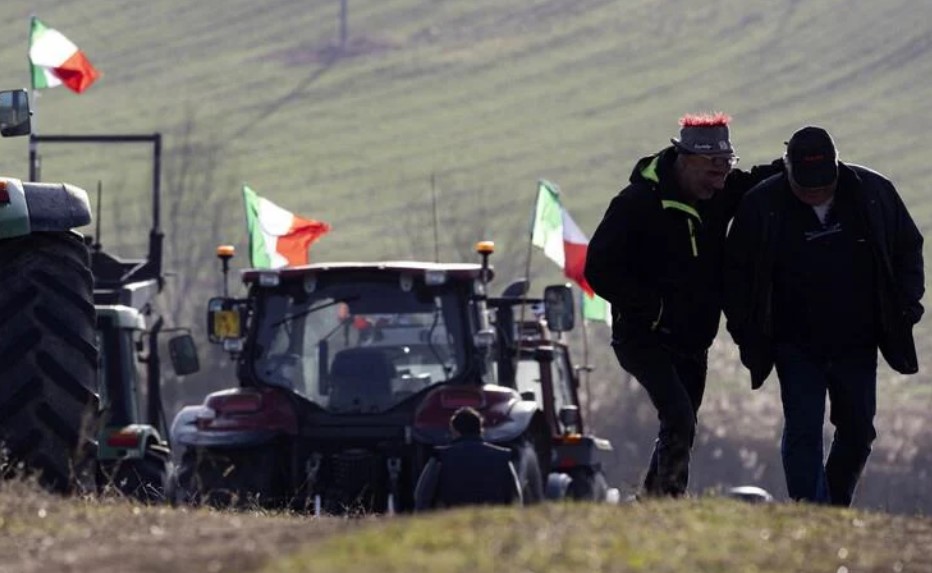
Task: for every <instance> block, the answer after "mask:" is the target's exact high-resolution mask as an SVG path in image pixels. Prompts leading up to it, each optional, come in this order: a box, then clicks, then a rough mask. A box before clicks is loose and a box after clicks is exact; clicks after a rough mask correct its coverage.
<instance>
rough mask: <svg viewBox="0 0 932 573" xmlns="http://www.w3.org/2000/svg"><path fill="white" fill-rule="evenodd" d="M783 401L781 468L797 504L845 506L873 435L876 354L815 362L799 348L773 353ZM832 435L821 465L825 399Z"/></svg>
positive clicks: (779, 348)
mask: <svg viewBox="0 0 932 573" xmlns="http://www.w3.org/2000/svg"><path fill="white" fill-rule="evenodd" d="M774 358H775V362H776V368H777V376H778V378H779V379H780V397H781V399H782V400H783V415H784V418H785V422H784V426H783V441H782V444H781V453H782V455H783V470H784V472H785V473H786V488H787V492H788V493H789V496H790V497H791V498H792V499H795V500H801V501H809V502H813V503H830V504H832V505H840V506H849V505H851V500H852V498H853V497H854V490H855V488H856V487H857V484H858V480H859V479H860V477H861V472H862V471H863V470H864V466H865V465H866V464H867V458H868V457H869V456H870V453H871V444H872V443H873V442H874V438H876V437H877V433H876V431H875V430H874V414H875V413H876V411H877V351H876V349H874V350H862V351H856V352H851V353H847V354H845V355H844V356H843V357H841V358H833V359H824V358H814V357H812V356H809V355H807V354H805V353H804V352H803V351H802V350H800V349H799V347H797V346H795V345H788V344H778V345H777V346H776V348H775V349H774ZM826 393H827V394H828V397H829V401H830V404H831V411H830V414H829V419H830V421H831V422H832V425H834V426H835V436H834V439H833V440H832V447H831V450H830V451H829V454H828V460H827V461H825V462H824V464H823V448H822V426H823V421H824V418H825V396H826Z"/></svg>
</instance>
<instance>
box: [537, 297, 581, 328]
mask: <svg viewBox="0 0 932 573" xmlns="http://www.w3.org/2000/svg"><path fill="white" fill-rule="evenodd" d="M575 316H576V309H575V307H574V306H573V289H572V288H571V287H570V286H569V285H550V286H548V287H546V288H545V289H544V317H545V318H546V319H547V328H549V329H550V330H551V331H553V332H568V331H570V330H573V326H574V325H573V322H574V319H575Z"/></svg>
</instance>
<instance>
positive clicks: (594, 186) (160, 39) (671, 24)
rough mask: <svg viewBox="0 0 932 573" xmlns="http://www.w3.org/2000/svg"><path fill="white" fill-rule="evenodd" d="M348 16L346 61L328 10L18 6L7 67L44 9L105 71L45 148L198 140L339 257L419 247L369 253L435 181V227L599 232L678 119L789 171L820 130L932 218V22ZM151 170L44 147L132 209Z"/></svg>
mask: <svg viewBox="0 0 932 573" xmlns="http://www.w3.org/2000/svg"><path fill="white" fill-rule="evenodd" d="M348 5H349V20H348V22H349V43H348V46H347V49H346V52H345V53H344V54H343V55H339V54H338V52H337V50H336V46H337V39H338V7H339V2H336V1H331V2H323V1H317V2H294V1H291V2H289V1H274V2H268V3H265V4H264V5H263V7H262V8H257V7H256V5H255V3H253V2H246V1H243V0H224V1H223V2H219V1H213V2H210V1H205V2H197V3H192V2H184V1H181V0H160V1H159V2H147V3H127V4H125V5H123V6H121V7H120V9H119V10H113V9H112V5H111V4H110V3H109V2H106V1H104V0H88V1H86V2H81V3H80V5H76V4H74V3H71V2H62V1H53V0H44V1H30V2H26V1H23V0H10V1H9V2H7V3H6V4H5V6H6V10H5V13H6V17H5V18H4V21H3V23H2V24H0V34H2V36H0V37H3V38H4V44H3V46H2V48H0V70H2V77H3V78H4V85H9V86H12V87H15V86H21V85H25V84H27V83H28V69H27V66H26V61H25V59H24V52H25V50H26V45H27V33H28V17H29V15H30V13H32V12H34V13H36V14H37V15H39V16H40V17H41V18H42V19H43V20H44V21H45V22H47V23H48V24H49V25H51V26H53V27H56V28H58V29H60V30H61V31H63V32H64V33H65V34H66V35H67V36H69V38H70V39H72V40H73V41H74V42H75V43H76V44H77V45H78V46H79V47H81V48H82V49H83V50H84V51H85V52H86V53H87V54H88V56H89V57H90V58H91V61H92V62H94V64H95V65H96V66H97V67H98V68H99V69H100V70H101V71H102V72H103V74H104V76H103V78H102V79H101V80H100V81H99V82H98V84H96V85H95V86H93V87H92V88H91V89H90V90H89V91H88V92H86V93H85V94H84V95H82V96H76V95H74V94H72V93H70V92H68V91H67V90H65V89H64V88H61V89H55V90H49V91H46V92H44V93H43V94H42V97H41V98H40V100H39V102H38V132H39V133H113V132H142V133H150V132H156V131H158V132H163V133H165V134H166V137H167V138H168V139H167V146H169V147H170V146H171V145H173V144H176V145H177V144H178V141H179V140H178V138H179V137H180V136H181V134H182V132H183V130H184V128H185V126H186V124H189V123H191V122H193V124H194V126H195V128H196V134H197V137H198V139H199V140H200V141H203V142H211V143H212V144H214V145H216V146H218V149H219V152H220V154H221V156H222V160H221V163H220V165H219V166H218V168H217V169H218V173H220V174H222V177H223V181H226V180H230V181H232V182H233V184H232V187H231V188H229V189H223V193H225V194H226V195H225V196H228V198H229V200H231V201H238V200H239V197H238V195H237V191H238V182H240V181H248V182H249V183H250V184H252V185H253V186H254V187H255V188H256V189H257V190H259V191H260V192H261V193H264V194H266V195H268V196H269V197H270V198H272V199H273V200H277V201H280V202H281V203H283V204H285V205H288V206H289V207H292V208H293V209H295V210H296V211H299V212H302V213H306V214H308V215H310V216H315V217H319V218H321V219H324V220H327V221H329V222H331V223H333V224H334V226H335V228H336V229H337V232H335V233H334V235H332V236H331V237H330V238H329V239H328V240H327V242H326V243H321V244H320V246H319V249H318V252H317V255H318V257H320V258H323V259H336V258H346V257H348V256H355V257H362V256H370V257H383V256H401V255H407V254H409V253H406V252H404V249H405V247H408V248H410V249H411V250H416V249H417V246H408V245H405V244H404V242H402V243H400V244H391V243H385V242H381V241H373V240H372V238H373V236H381V235H384V234H386V233H391V232H395V233H397V225H398V223H399V222H401V221H400V218H402V217H401V216H402V215H404V214H406V213H409V212H410V210H411V208H412V207H413V208H415V209H417V208H418V207H422V208H423V209H424V210H425V211H429V205H430V178H431V176H432V175H435V182H436V187H437V189H438V190H439V194H440V204H441V207H443V205H444V201H447V200H448V199H447V196H448V195H459V194H469V195H470V196H471V197H472V199H473V200H472V201H471V202H470V203H471V205H470V209H471V211H472V212H473V213H478V212H483V213H484V214H486V215H488V216H490V217H491V219H492V220H491V221H489V222H488V223H486V224H485V226H486V227H488V228H490V229H498V228H501V227H504V228H506V229H510V228H515V229H520V228H523V225H524V224H525V223H526V213H527V212H528V210H529V208H530V204H531V202H532V201H533V197H534V191H535V181H536V179H537V178H539V177H547V178H549V179H551V180H553V181H555V182H557V183H558V184H560V185H561V186H562V188H563V190H564V194H565V197H564V201H565V203H566V204H567V206H568V207H569V208H570V209H571V211H572V212H573V213H574V215H575V217H576V218H577V220H578V221H579V222H580V224H581V226H582V227H583V228H584V229H586V230H589V231H591V230H592V229H593V228H594V227H595V225H596V223H597V222H598V220H599V218H600V216H601V213H602V210H603V209H604V206H605V204H606V201H607V199H608V198H609V197H610V196H611V195H612V193H613V192H614V191H615V190H616V189H617V188H618V187H619V185H620V183H621V182H622V181H623V180H624V179H626V177H627V174H628V172H629V170H630V167H631V164H632V161H633V160H634V159H635V158H637V157H639V156H642V155H645V154H648V153H651V152H653V151H655V150H656V149H657V148H659V147H660V146H663V145H664V144H665V143H666V142H667V140H668V138H669V137H670V136H672V135H675V133H676V129H677V126H676V119H677V117H679V115H680V114H682V113H683V112H687V111H697V110H709V109H721V110H725V111H727V112H729V113H731V114H732V115H733V116H734V118H735V121H734V127H733V132H734V135H733V139H734V141H735V143H736V145H737V147H738V149H739V152H740V154H741V155H742V164H744V165H751V164H753V163H754V162H757V161H763V160H769V159H771V158H773V157H775V156H777V155H778V154H780V153H781V150H782V142H783V141H784V140H785V139H786V138H787V137H788V135H789V134H790V133H791V132H792V131H793V130H794V129H795V128H796V127H798V126H800V125H803V124H805V123H807V122H815V123H819V124H822V125H825V126H827V127H828V128H830V129H831V130H832V131H833V133H834V134H835V135H836V138H837V140H838V142H839V145H840V148H841V151H842V154H843V157H844V158H846V159H849V160H851V161H854V162H861V163H865V164H868V165H872V166H875V167H877V168H878V169H881V170H882V171H885V172H886V173H888V174H889V175H891V176H892V177H893V178H894V179H895V180H896V181H897V182H898V183H900V184H901V187H902V190H903V194H904V195H905V196H906V197H907V200H908V201H909V202H910V204H911V206H912V207H913V208H914V210H915V211H916V212H917V214H919V215H920V218H922V217H925V218H929V217H932V209H930V208H929V207H928V206H927V201H926V200H925V198H924V197H923V196H922V192H921V190H922V183H923V182H924V181H925V179H926V178H927V177H928V176H929V175H930V174H932V167H930V166H929V164H928V163H927V162H926V161H924V154H923V153H922V152H921V150H920V149H919V148H917V146H916V143H918V142H921V141H923V139H924V136H925V129H924V127H925V126H924V125H923V122H921V121H916V118H921V117H925V116H927V115H928V114H929V111H930V107H932V103H930V98H928V97H926V96H927V95H928V94H929V92H930V85H929V84H930V82H932V79H929V78H932V73H930V72H932V58H930V57H929V53H928V52H929V51H930V49H932V40H930V39H929V37H930V35H929V28H930V26H932V24H929V21H930V20H929V18H924V17H922V16H924V15H928V14H929V13H932V6H930V5H928V4H927V3H924V2H921V1H920V0H893V1H891V2H887V3H884V4H883V5H882V6H881V5H880V4H878V3H875V2H869V1H867V0H860V1H856V2H843V1H841V0H834V1H833V0H822V1H820V2H808V3H802V2H787V3H782V4H781V5H780V7H779V8H775V7H774V5H773V3H770V2H764V1H760V0H758V1H741V0H715V1H712V2H706V3H703V4H702V5H699V6H690V8H689V10H686V11H684V10H683V5H682V4H679V3H673V2H660V3H658V2H651V1H648V0H640V1H626V2H620V1H606V0H580V1H577V2H571V3H566V2H562V1H560V0H512V1H509V2H500V1H497V0H477V1H475V2H468V3H462V2H449V1H439V0H379V1H375V0H363V1H361V0H350V1H349V3H348ZM4 145H5V147H4V157H5V160H4V165H3V167H4V169H6V170H7V171H9V172H12V173H14V174H25V172H26V169H25V156H26V153H25V149H22V147H24V145H22V146H21V144H16V143H11V142H6V143H5V144H4ZM11 150H15V152H14V151H11ZM20 151H21V152H20ZM138 151H139V150H136V152H133V151H130V150H125V151H123V150H120V151H115V150H114V149H112V148H109V149H105V150H99V149H93V148H91V147H90V146H88V147H83V148H79V149H74V148H72V149H67V148H65V147H64V146H59V147H51V146H49V147H47V148H45V149H43V155H44V157H45V170H44V176H45V179H47V180H51V179H67V180H70V181H74V182H75V183H78V184H80V185H83V186H84V187H85V188H88V189H93V188H94V187H95V186H96V182H97V180H98V179H102V180H103V181H104V185H105V188H107V187H108V186H109V187H113V188H114V191H116V190H117V189H119V193H120V197H121V198H122V197H131V196H133V195H134V194H137V193H138V191H139V189H136V188H134V186H133V183H134V182H136V181H138V180H137V179H134V176H137V174H136V173H134V172H135V171H139V170H142V171H143V172H145V170H147V169H148V164H147V163H146V162H145V158H146V155H145V154H144V153H138ZM140 155H141V156H142V159H140V158H139V156H140ZM124 156H125V157H126V159H124V160H116V161H115V160H114V158H115V157H121V158H122V157H124ZM141 181H142V182H143V183H142V185H144V183H145V182H147V181H148V180H147V179H146V176H143V177H142V179H141ZM121 186H125V187H126V188H125V189H124V188H122V187H121ZM142 189H143V190H144V189H146V187H144V186H143V187H142ZM480 200H481V201H482V202H484V203H486V204H487V207H486V209H485V211H481V208H480V205H479V204H478V203H479V202H480ZM457 207H461V206H460V205H459V204H457ZM106 217H107V210H106V209H105V211H104V218H105V220H106ZM231 222H232V221H231ZM237 222H238V221H237ZM420 223H421V224H424V225H429V224H430V218H429V217H423V218H422V220H420ZM475 225H476V226H483V225H482V224H480V223H479V222H476V223H475ZM232 238H238V237H236V236H234V237H232ZM506 238H508V237H506ZM501 240H504V239H501ZM424 247H427V246H426V245H425V246H424ZM444 247H445V249H450V248H452V245H444ZM422 250H425V251H426V252H424V253H415V254H420V255H421V256H427V255H429V254H430V253H431V252H432V250H430V249H426V248H422ZM446 253H448V256H449V255H452V253H451V252H450V251H449V250H447V251H446Z"/></svg>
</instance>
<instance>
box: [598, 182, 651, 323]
mask: <svg viewBox="0 0 932 573" xmlns="http://www.w3.org/2000/svg"><path fill="white" fill-rule="evenodd" d="M630 190H631V188H628V189H626V190H624V191H622V192H621V193H619V194H618V195H617V196H615V198H614V199H612V202H611V203H610V204H609V207H608V210H607V211H606V212H605V216H604V217H603V218H602V222H601V223H599V226H598V228H596V230H595V233H594V234H593V235H592V240H591V241H589V248H588V249H587V252H586V270H585V274H586V280H587V281H588V282H589V284H590V285H591V286H592V289H593V290H594V291H595V292H596V294H598V295H599V296H601V297H602V298H604V299H605V300H607V301H608V302H609V303H611V305H612V312H613V314H619V313H620V314H621V315H622V316H625V317H628V318H634V319H640V320H643V321H645V322H647V323H651V322H653V321H655V320H656V319H657V317H658V316H659V314H660V309H661V300H660V295H659V294H658V293H657V290H656V289H655V288H652V287H651V286H650V285H648V284H647V283H646V282H645V280H644V278H643V277H644V275H645V270H646V269H645V268H644V267H645V264H644V257H645V256H647V255H645V254H644V249H645V248H647V247H648V240H647V238H646V236H645V232H644V225H645V222H644V219H645V215H646V211H647V208H648V207H649V206H648V205H647V204H646V203H645V202H643V201H638V200H636V199H635V198H633V197H632V194H631V193H630V192H629V191H630Z"/></svg>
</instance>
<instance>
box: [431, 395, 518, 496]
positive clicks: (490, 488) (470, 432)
mask: <svg viewBox="0 0 932 573" xmlns="http://www.w3.org/2000/svg"><path fill="white" fill-rule="evenodd" d="M450 431H451V433H452V434H453V442H452V443H451V444H450V445H448V446H441V447H438V448H437V449H436V451H435V454H434V456H433V457H431V458H430V460H429V461H428V462H427V465H425V466H424V471H422V472H421V476H420V478H419V479H418V482H417V487H416V488H415V491H414V505H415V511H424V510H428V509H432V508H442V507H455V506H460V505H495V504H518V505H521V504H522V496H521V486H520V483H519V482H518V475H517V472H516V471H515V467H514V464H512V461H511V460H512V451H511V450H510V449H508V448H502V447H499V446H496V445H494V444H490V443H488V442H486V441H485V440H483V439H482V415H481V414H480V413H479V412H478V411H476V410H475V409H473V408H469V407H463V408H460V409H458V410H457V411H456V412H454V413H453V416H452V417H451V418H450Z"/></svg>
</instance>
